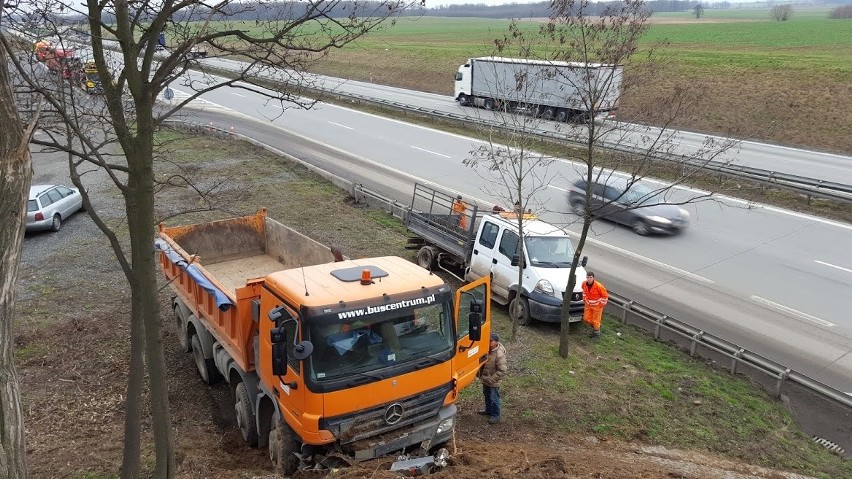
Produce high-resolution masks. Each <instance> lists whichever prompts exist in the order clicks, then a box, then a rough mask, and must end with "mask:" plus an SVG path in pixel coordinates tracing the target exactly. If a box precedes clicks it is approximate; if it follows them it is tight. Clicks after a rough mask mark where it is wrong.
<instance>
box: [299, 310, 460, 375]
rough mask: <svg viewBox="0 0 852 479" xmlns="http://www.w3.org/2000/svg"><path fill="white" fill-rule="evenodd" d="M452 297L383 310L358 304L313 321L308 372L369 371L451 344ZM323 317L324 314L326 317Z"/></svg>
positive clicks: (436, 351) (431, 353)
mask: <svg viewBox="0 0 852 479" xmlns="http://www.w3.org/2000/svg"><path fill="white" fill-rule="evenodd" d="M450 308H451V303H449V302H439V303H434V304H429V305H426V306H421V307H415V308H407V309H396V310H393V311H391V312H386V313H382V314H370V311H369V307H368V308H367V311H365V310H363V309H362V310H358V311H352V312H351V313H365V312H366V314H359V315H358V314H353V315H352V317H350V318H347V319H342V320H335V321H333V322H329V321H314V322H312V323H311V325H310V327H309V334H310V340H311V342H312V343H313V345H314V352H313V354H311V356H310V362H309V364H310V368H311V372H310V374H311V376H312V377H313V379H315V380H317V381H325V380H332V379H340V378H342V377H347V376H357V375H362V376H371V377H372V376H373V375H374V374H373V372H375V371H379V370H381V369H383V368H386V367H388V366H392V365H398V364H404V363H406V362H410V361H418V360H423V358H428V357H430V356H434V355H436V354H439V353H446V352H448V351H450V350H451V349H452V347H453V341H454V340H455V339H454V337H453V328H452V314H451V309H450ZM326 319H327V318H326Z"/></svg>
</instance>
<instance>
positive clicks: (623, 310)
mask: <svg viewBox="0 0 852 479" xmlns="http://www.w3.org/2000/svg"><path fill="white" fill-rule="evenodd" d="M632 305H633V300H630V301H628V302H626V303H624V304H623V305H621V317H620V318H619V319H621V324H627V310H629V309H630V308H631V306H632Z"/></svg>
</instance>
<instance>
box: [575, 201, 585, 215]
mask: <svg viewBox="0 0 852 479" xmlns="http://www.w3.org/2000/svg"><path fill="white" fill-rule="evenodd" d="M571 211H573V212H574V214H575V215H577V216H581V217H582V216H585V215H586V204H585V203H583V202H582V201H575V202H573V203H571Z"/></svg>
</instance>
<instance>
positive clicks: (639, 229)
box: [633, 220, 651, 236]
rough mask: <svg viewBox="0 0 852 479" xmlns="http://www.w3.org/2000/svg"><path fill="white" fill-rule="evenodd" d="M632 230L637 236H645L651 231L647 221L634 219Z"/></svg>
mask: <svg viewBox="0 0 852 479" xmlns="http://www.w3.org/2000/svg"><path fill="white" fill-rule="evenodd" d="M633 232H634V233H636V234H637V235H639V236H645V235H647V234H648V233H650V232H651V228H649V227H648V223H645V222H644V221H642V220H636V221H634V222H633Z"/></svg>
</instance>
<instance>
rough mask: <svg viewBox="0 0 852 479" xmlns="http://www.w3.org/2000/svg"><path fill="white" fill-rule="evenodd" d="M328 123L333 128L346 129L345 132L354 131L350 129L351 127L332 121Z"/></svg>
mask: <svg viewBox="0 0 852 479" xmlns="http://www.w3.org/2000/svg"><path fill="white" fill-rule="evenodd" d="M329 123H331V124H332V125H334V126H339V127H340V128H346V129H347V130H354V129H355V128H352V127H351V126H346V125H341V124H340V123H335V122H333V121H330V122H329Z"/></svg>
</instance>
